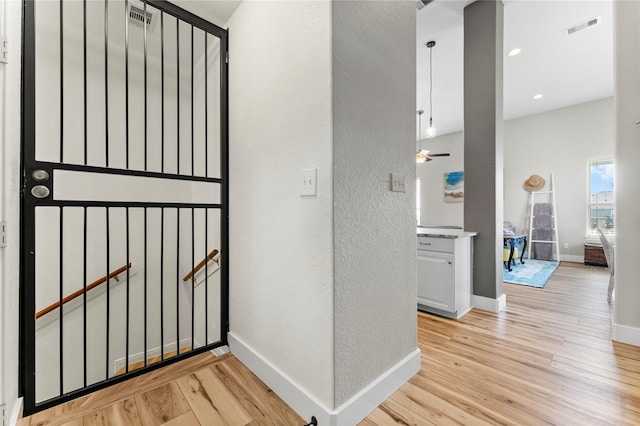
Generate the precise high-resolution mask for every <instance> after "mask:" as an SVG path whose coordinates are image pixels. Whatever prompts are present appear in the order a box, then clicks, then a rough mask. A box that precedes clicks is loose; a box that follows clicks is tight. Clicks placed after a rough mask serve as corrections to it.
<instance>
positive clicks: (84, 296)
mask: <svg viewBox="0 0 640 426" xmlns="http://www.w3.org/2000/svg"><path fill="white" fill-rule="evenodd" d="M82 210H83V214H84V220H83V228H84V229H83V230H82V232H83V235H84V242H83V244H82V289H83V290H84V291H83V293H82V377H83V382H82V383H83V386H84V387H85V388H86V387H87V207H83V209H82ZM107 276H108V275H107Z"/></svg>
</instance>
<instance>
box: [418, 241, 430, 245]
mask: <svg viewBox="0 0 640 426" xmlns="http://www.w3.org/2000/svg"><path fill="white" fill-rule="evenodd" d="M419 244H420V245H421V246H430V245H431V243H423V242H420V243H419Z"/></svg>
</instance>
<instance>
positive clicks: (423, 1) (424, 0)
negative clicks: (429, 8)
mask: <svg viewBox="0 0 640 426" xmlns="http://www.w3.org/2000/svg"><path fill="white" fill-rule="evenodd" d="M432 1H433V0H417V1H416V3H417V4H416V9H418V10H420V9H422V8H423V7H425V6H426V5H428V4H429V3H431V2H432Z"/></svg>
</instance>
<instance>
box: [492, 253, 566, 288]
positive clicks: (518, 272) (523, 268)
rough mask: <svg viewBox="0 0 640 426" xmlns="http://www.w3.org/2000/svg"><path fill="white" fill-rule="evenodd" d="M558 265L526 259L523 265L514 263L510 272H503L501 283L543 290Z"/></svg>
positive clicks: (556, 263)
mask: <svg viewBox="0 0 640 426" xmlns="http://www.w3.org/2000/svg"><path fill="white" fill-rule="evenodd" d="M558 265H559V263H558V262H548V261H545V260H537V259H528V260H527V261H526V262H525V263H524V265H522V264H517V263H516V265H515V266H514V267H513V268H512V270H511V271H504V279H503V281H504V282H506V283H512V284H521V285H528V286H530V287H538V288H543V287H544V285H545V284H546V283H547V281H549V278H551V275H553V273H554V272H555V270H556V269H557V268H558Z"/></svg>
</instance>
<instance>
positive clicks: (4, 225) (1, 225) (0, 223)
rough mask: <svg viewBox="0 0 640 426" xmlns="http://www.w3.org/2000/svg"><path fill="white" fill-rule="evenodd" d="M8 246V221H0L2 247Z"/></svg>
mask: <svg viewBox="0 0 640 426" xmlns="http://www.w3.org/2000/svg"><path fill="white" fill-rule="evenodd" d="M6 246H7V222H5V221H4V220H3V221H0V247H6Z"/></svg>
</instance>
